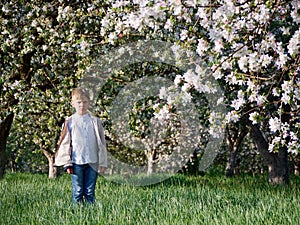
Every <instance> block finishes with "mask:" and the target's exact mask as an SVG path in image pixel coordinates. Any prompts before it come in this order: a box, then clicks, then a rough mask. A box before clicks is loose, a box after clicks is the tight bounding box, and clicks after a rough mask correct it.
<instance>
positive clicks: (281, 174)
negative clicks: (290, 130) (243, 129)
mask: <svg viewBox="0 0 300 225" xmlns="http://www.w3.org/2000/svg"><path fill="white" fill-rule="evenodd" d="M250 135H251V138H252V139H253V141H254V143H255V145H256V147H257V149H258V151H259V152H260V154H261V155H262V157H263V159H264V160H265V162H266V164H267V166H268V170H269V182H270V183H271V184H289V182H290V176H289V166H288V154H287V149H286V148H284V147H283V148H281V149H280V150H279V152H278V153H273V152H269V146H268V142H267V141H266V139H265V138H264V136H263V134H262V132H261V130H260V129H259V127H258V126H256V125H252V126H251V132H250Z"/></svg>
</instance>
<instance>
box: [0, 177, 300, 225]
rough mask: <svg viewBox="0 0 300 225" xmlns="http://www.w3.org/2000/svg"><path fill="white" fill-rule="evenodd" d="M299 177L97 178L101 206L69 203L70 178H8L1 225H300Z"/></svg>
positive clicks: (1, 187)
mask: <svg viewBox="0 0 300 225" xmlns="http://www.w3.org/2000/svg"><path fill="white" fill-rule="evenodd" d="M299 183H300V181H299V178H295V177H294V178H293V183H292V184H291V185H290V186H270V185H269V184H268V183H267V182H266V179H265V178H264V177H255V178H254V177H251V176H238V177H235V178H224V177H223V176H222V175H214V174H208V175H205V176H203V177H189V176H183V175H176V176H174V177H172V178H170V179H168V180H165V181H164V182H162V183H159V184H156V185H151V186H145V187H135V186H129V185H120V184H115V183H112V182H109V181H107V180H106V179H104V178H102V177H101V178H100V179H98V183H97V190H96V195H97V202H96V203H95V204H94V205H93V206H90V205H73V204H72V203H71V180H70V177H69V176H68V175H63V176H61V177H59V178H57V179H54V180H50V179H48V178H47V176H46V175H33V174H20V173H17V174H7V175H6V176H5V178H4V180H2V181H0V193H1V194H0V195H1V197H0V224H1V225H6V224H7V225H12V224H13V225H17V224H22V225H24V224H26V225H27V224H28V225H29V224H49V225H53V224H80V225H82V224H115V225H120V224H143V225H144V224H159V225H163V224H172V225H173V224H180V225H186V224H209V225H213V224H226V225H230V224H238V225H244V224H255V225H259V224H263V225H266V224H276V225H277V224H278V225H279V224H283V225H285V224H291V225H295V224H299V221H300V195H299V193H300V192H299V190H300V187H299Z"/></svg>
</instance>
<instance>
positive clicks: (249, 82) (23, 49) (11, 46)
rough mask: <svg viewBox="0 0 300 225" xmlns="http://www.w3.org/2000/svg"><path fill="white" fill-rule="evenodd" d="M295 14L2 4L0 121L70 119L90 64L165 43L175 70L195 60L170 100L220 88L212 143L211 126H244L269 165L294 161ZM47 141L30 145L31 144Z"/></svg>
mask: <svg viewBox="0 0 300 225" xmlns="http://www.w3.org/2000/svg"><path fill="white" fill-rule="evenodd" d="M299 4H300V2H299V1H298V0H291V1H281V0H271V1H267V2H265V1H260V0H251V1H246V0H235V1H232V0H229V1H225V0H224V1H223V0H199V1H197V0H186V1H179V0H167V1H161V0H155V1H148V0H132V1H125V0H118V1H112V0H107V1H99V0H98V1H96V0H94V1H86V2H84V3H80V2H78V1H67V2H64V1H46V2H39V1H38V2H37V3H36V1H32V2H31V1H28V2H27V3H25V2H15V3H14V2H8V1H7V2H4V3H3V6H2V8H1V27H2V29H1V34H0V35H1V36H0V38H1V43H2V44H1V55H2V56H3V57H2V58H1V61H0V63H1V68H0V71H1V82H0V84H1V102H2V103H1V104H4V105H5V107H2V108H1V119H4V118H5V117H6V115H7V114H9V112H14V113H16V115H18V117H22V115H23V114H22V112H23V113H24V112H25V111H26V112H29V111H30V110H31V111H37V112H35V113H37V114H39V113H42V112H46V111H47V113H48V115H49V117H47V119H46V120H43V122H41V123H47V122H46V121H47V120H48V121H50V120H51V121H58V120H61V118H62V117H63V116H62V115H61V114H65V112H66V111H68V110H67V107H68V106H67V105H66V102H67V101H68V98H67V96H68V94H69V91H70V88H71V87H73V86H76V85H77V83H78V80H80V78H82V77H83V75H84V71H85V69H86V67H87V66H89V65H90V64H91V63H92V62H93V60H94V59H96V58H97V57H98V56H99V55H103V54H106V53H108V52H109V51H110V50H111V49H113V48H115V47H117V46H122V45H125V44H127V43H130V42H134V41H138V40H161V41H166V42H168V43H172V45H173V46H172V51H173V52H174V56H175V57H177V56H178V62H177V63H178V67H180V64H182V63H187V61H183V62H182V61H181V60H180V59H182V57H180V55H181V54H184V55H185V56H187V58H189V57H188V56H189V55H193V54H196V56H197V57H196V58H197V59H196V60H195V61H193V62H189V63H191V65H192V64H193V66H191V67H190V69H188V70H186V71H182V73H178V75H177V76H176V77H175V79H174V87H177V88H178V89H180V90H181V92H175V93H176V94H177V97H180V98H181V99H182V98H184V99H185V100H186V102H188V101H191V100H192V98H193V97H192V95H191V92H192V91H197V92H200V93H202V94H204V95H205V94H212V93H213V92H216V91H217V90H218V89H216V87H214V86H213V85H212V82H211V79H213V80H214V81H216V82H218V83H219V84H220V85H221V86H222V90H223V91H224V93H225V95H224V96H220V98H219V99H217V100H216V105H218V103H222V102H225V103H227V105H228V113H227V114H226V115H219V114H218V113H217V112H214V109H213V108H212V109H211V114H210V115H211V116H210V119H209V121H210V123H211V128H212V129H211V130H210V134H211V135H217V134H218V131H217V130H218V129H219V130H220V129H223V128H224V127H222V126H221V125H220V124H217V123H215V120H216V119H220V118H222V116H224V118H225V120H224V124H226V123H245V124H247V125H249V126H250V127H252V131H253V132H254V131H258V132H261V134H263V136H262V137H263V138H264V141H265V142H266V145H267V147H265V148H263V149H264V150H266V148H267V153H265V156H266V157H267V156H268V155H270V154H271V155H272V156H274V157H276V154H278V153H279V152H282V151H287V152H289V153H291V154H297V153H298V149H299V136H300V134H299V125H300V121H299V112H298V110H299V100H300V95H299V83H300V78H299V43H300V29H299V27H300V26H299V23H300V14H299ZM182 49H184V50H185V51H184V53H182ZM190 58H192V59H193V60H194V59H195V58H194V57H190ZM204 65H205V66H204ZM162 91H163V90H162ZM28 96H32V97H28ZM170 96H174V93H171V92H169V93H168V92H162V94H161V97H163V98H165V99H166V100H169V102H168V101H167V104H168V106H170V105H174V104H176V102H177V101H176V96H175V98H173V97H172V98H171V97H170ZM221 97H222V98H221ZM28 98H29V99H32V100H33V101H35V100H39V101H38V102H39V105H40V106H41V107H42V108H43V110H42V111H41V112H40V111H39V110H38V109H36V108H31V107H30V106H26V102H27V101H26V99H27V100H28ZM47 99H48V100H47ZM49 99H51V100H49ZM12 100H14V101H12ZM26 107H29V108H30V110H29V109H27V108H26ZM35 107H37V106H36V105H35ZM51 108H53V111H51V110H50V109H51ZM171 108H172V107H165V106H162V107H161V111H160V112H157V114H156V117H157V118H165V117H166V115H167V114H168V109H171ZM156 110H158V108H156ZM39 115H41V114H39ZM38 118H39V119H40V118H42V117H39V116H38ZM51 118H52V119H51ZM39 119H37V120H33V121H35V122H37V121H38V120H39ZM53 119H54V120H53ZM51 123H52V122H51ZM54 124H55V123H54ZM43 129H44V128H43ZM43 129H42V130H43ZM50 130H51V129H50ZM50 130H49V131H48V134H49V137H50V136H51V135H52V136H53V133H51V132H53V131H50ZM256 134H257V132H256ZM44 139H47V138H45V137H44V136H43V137H42V136H41V135H39V134H37V135H36V143H37V144H39V145H40V144H41V143H45V141H44V142H43V140H44ZM46 142H47V141H46ZM49 146H50V144H48V145H40V147H41V148H45V149H48V148H49Z"/></svg>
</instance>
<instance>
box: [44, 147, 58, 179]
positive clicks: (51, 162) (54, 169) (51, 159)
mask: <svg viewBox="0 0 300 225" xmlns="http://www.w3.org/2000/svg"><path fill="white" fill-rule="evenodd" d="M43 153H44V155H45V156H46V157H47V159H48V163H49V170H48V171H49V173H48V177H49V178H50V179H53V178H56V177H57V175H58V168H57V167H56V166H54V158H55V154H53V153H51V152H48V151H46V150H43Z"/></svg>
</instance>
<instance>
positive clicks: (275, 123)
mask: <svg viewBox="0 0 300 225" xmlns="http://www.w3.org/2000/svg"><path fill="white" fill-rule="evenodd" d="M280 125H281V122H280V119H279V118H277V117H275V118H270V120H269V128H270V130H271V132H274V133H275V132H276V131H279V130H280Z"/></svg>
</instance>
